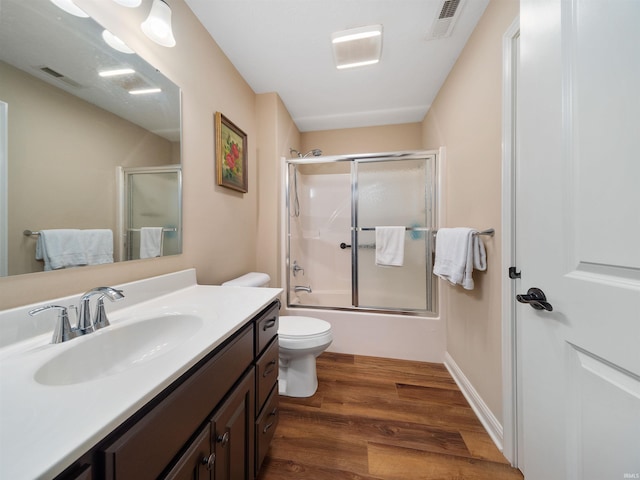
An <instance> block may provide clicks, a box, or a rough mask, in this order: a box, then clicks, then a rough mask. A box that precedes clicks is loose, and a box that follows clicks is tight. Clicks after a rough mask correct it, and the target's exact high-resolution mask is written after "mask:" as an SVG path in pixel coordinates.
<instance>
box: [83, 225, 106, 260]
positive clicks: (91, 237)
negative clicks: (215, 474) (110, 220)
mask: <svg viewBox="0 0 640 480" xmlns="http://www.w3.org/2000/svg"><path fill="white" fill-rule="evenodd" d="M81 235H82V243H83V244H84V249H85V253H86V256H87V265H102V264H103V263H113V232H112V231H111V230H109V229H108V228H101V229H88V230H82V234H81Z"/></svg>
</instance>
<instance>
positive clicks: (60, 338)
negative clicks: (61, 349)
mask: <svg viewBox="0 0 640 480" xmlns="http://www.w3.org/2000/svg"><path fill="white" fill-rule="evenodd" d="M52 308H53V309H58V310H60V313H59V314H58V321H57V322H56V327H55V329H54V330H53V337H52V338H51V343H62V342H66V341H67V340H71V339H72V338H75V337H77V336H78V332H77V331H75V330H74V329H73V328H71V324H70V323H69V314H68V312H67V307H63V306H61V305H46V306H44V307H39V308H34V309H33V310H30V311H29V315H31V316H32V317H33V316H35V315H38V314H40V313H42V312H44V311H45V310H50V309H52Z"/></svg>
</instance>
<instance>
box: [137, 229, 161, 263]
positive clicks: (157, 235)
mask: <svg viewBox="0 0 640 480" xmlns="http://www.w3.org/2000/svg"><path fill="white" fill-rule="evenodd" d="M162 235H163V228H162V227H142V228H141V229H140V258H154V257H160V256H162Z"/></svg>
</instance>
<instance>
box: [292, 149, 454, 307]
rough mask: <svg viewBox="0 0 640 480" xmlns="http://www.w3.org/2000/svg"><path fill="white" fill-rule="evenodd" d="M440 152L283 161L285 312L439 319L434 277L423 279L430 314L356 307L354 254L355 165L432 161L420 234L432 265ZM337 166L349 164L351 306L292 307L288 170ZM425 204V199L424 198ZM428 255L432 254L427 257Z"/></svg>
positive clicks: (394, 153)
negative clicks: (303, 310) (298, 310)
mask: <svg viewBox="0 0 640 480" xmlns="http://www.w3.org/2000/svg"><path fill="white" fill-rule="evenodd" d="M440 153H441V152H439V151H437V150H418V151H401V152H384V153H365V154H349V155H333V156H325V157H322V156H321V157H314V158H305V159H300V158H289V159H285V164H284V187H285V188H284V191H285V195H284V213H285V215H286V221H285V239H286V241H285V249H286V251H285V252H284V253H285V255H284V257H285V258H284V266H285V269H286V273H285V284H286V299H287V308H294V309H295V308H311V309H320V310H341V311H359V312H371V313H393V314H400V315H413V316H427V317H436V316H438V310H439V305H438V294H437V288H438V284H437V282H434V281H433V278H432V277H433V275H429V274H427V275H426V291H425V295H426V303H427V305H430V306H431V309H430V310H422V309H410V308H403V309H398V308H384V307H366V306H365V307H361V306H357V305H356V304H357V303H359V301H358V272H357V269H358V252H357V250H358V249H357V245H358V243H357V240H358V230H359V227H358V226H357V225H358V223H357V213H358V212H357V204H358V183H357V164H358V163H370V162H390V161H397V160H425V161H427V160H429V158H431V159H432V161H431V167H430V169H431V170H430V174H431V178H432V183H431V185H430V186H431V190H430V199H429V200H431V201H432V202H433V203H432V208H431V212H430V215H427V214H425V220H426V222H427V225H426V227H425V228H424V230H423V231H425V233H426V234H427V238H426V240H425V260H426V262H427V263H431V265H432V266H433V252H435V248H434V247H435V232H436V231H437V225H438V223H437V222H438V212H439V210H440V207H439V205H438V204H437V202H438V200H439V191H438V188H439V186H438V184H439V180H438V179H439V168H438V156H439V155H440ZM337 162H349V164H350V165H351V166H352V167H351V168H350V175H351V185H350V188H351V222H350V223H351V225H350V229H351V245H352V246H353V247H352V249H351V270H352V273H351V295H352V302H351V303H352V304H351V305H350V306H347V307H344V306H319V305H305V304H292V303H291V300H292V298H291V259H290V255H291V198H290V195H291V182H290V174H289V166H290V165H293V166H294V167H295V166H297V165H309V164H324V163H337ZM425 201H426V198H425ZM429 252H431V254H429Z"/></svg>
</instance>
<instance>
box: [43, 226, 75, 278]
mask: <svg viewBox="0 0 640 480" xmlns="http://www.w3.org/2000/svg"><path fill="white" fill-rule="evenodd" d="M36 260H44V269H45V271H49V270H58V269H60V268H67V267H77V266H79V265H86V264H87V255H86V253H85V248H84V245H83V242H82V230H76V229H55V230H40V235H39V236H38V242H37V244H36Z"/></svg>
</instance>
